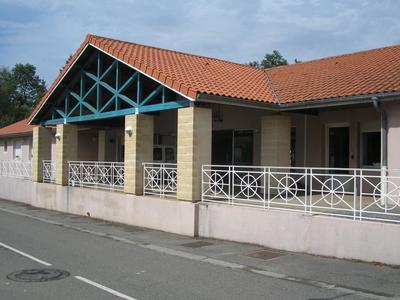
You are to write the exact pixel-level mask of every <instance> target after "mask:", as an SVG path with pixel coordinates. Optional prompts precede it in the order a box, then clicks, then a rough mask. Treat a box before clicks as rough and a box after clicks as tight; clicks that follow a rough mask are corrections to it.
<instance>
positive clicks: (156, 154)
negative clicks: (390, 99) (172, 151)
mask: <svg viewBox="0 0 400 300" xmlns="http://www.w3.org/2000/svg"><path fill="white" fill-rule="evenodd" d="M153 160H154V161H155V162H162V160H163V157H162V148H160V147H154V148H153Z"/></svg>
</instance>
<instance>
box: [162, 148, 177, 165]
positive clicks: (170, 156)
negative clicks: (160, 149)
mask: <svg viewBox="0 0 400 300" xmlns="http://www.w3.org/2000/svg"><path fill="white" fill-rule="evenodd" d="M165 162H167V163H173V162H176V160H175V151H174V148H171V147H166V148H165Z"/></svg>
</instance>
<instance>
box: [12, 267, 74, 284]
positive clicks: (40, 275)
mask: <svg viewBox="0 0 400 300" xmlns="http://www.w3.org/2000/svg"><path fill="white" fill-rule="evenodd" d="M69 275H70V274H69V272H67V271H63V270H57V269H30V270H22V271H17V272H14V273H11V274H8V275H7V278H8V279H10V280H13V281H19V282H45V281H52V280H60V279H64V278H66V277H68V276H69Z"/></svg>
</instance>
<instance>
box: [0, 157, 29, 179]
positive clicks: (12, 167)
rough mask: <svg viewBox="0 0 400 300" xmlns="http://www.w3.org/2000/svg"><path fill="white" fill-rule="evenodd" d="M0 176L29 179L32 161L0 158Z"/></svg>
mask: <svg viewBox="0 0 400 300" xmlns="http://www.w3.org/2000/svg"><path fill="white" fill-rule="evenodd" d="M0 176H6V177H15V178H23V179H31V178H32V162H31V161H22V160H0Z"/></svg>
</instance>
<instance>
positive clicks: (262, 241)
mask: <svg viewBox="0 0 400 300" xmlns="http://www.w3.org/2000/svg"><path fill="white" fill-rule="evenodd" d="M199 235H200V236H203V237H207V238H216V239H225V240H231V241H237V242H244V243H251V244H258V245H262V246H267V247H271V248H276V249H283V250H287V251H294V252H303V253H309V254H316V255H324V256H333V257H337V258H346V259H357V260H363V261H370V262H380V263H385V264H392V265H400V251H399V249H400V225H398V224H388V223H379V222H368V221H362V222H360V221H353V220H349V219H343V218H335V217H328V216H308V215H302V214H301V213H295V212H288V211H274V210H267V211H266V210H263V209H258V208H251V207H234V206H226V205H219V204H200V205H199Z"/></svg>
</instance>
